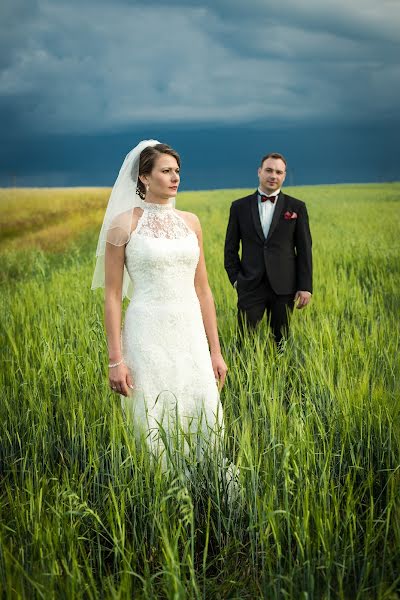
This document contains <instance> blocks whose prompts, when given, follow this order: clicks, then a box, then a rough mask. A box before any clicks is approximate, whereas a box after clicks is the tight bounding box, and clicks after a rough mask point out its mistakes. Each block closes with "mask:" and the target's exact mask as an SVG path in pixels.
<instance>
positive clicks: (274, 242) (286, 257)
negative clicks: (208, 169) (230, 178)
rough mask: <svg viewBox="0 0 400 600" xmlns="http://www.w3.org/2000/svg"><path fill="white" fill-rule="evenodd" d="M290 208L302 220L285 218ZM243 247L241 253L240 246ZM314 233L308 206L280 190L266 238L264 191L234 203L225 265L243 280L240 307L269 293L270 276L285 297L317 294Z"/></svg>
mask: <svg viewBox="0 0 400 600" xmlns="http://www.w3.org/2000/svg"><path fill="white" fill-rule="evenodd" d="M286 212H291V213H296V215H297V218H295V219H285V217H284V215H285V213H286ZM240 244H241V246H242V252H241V257H239V247H240ZM311 246H312V241H311V233H310V227H309V224H308V214H307V209H306V205H305V204H304V202H302V201H301V200H297V199H296V198H292V196H288V195H287V194H284V193H283V192H280V194H279V196H278V199H277V201H276V206H275V210H274V215H273V218H272V222H271V226H270V229H269V232H268V237H267V238H266V239H265V238H264V233H263V230H262V227H261V221H260V215H259V211H258V192H257V191H256V192H255V193H254V194H251V195H250V196H245V197H244V198H239V200H235V201H234V202H233V203H232V206H231V211H230V215H229V222H228V227H227V231H226V238H225V269H226V272H227V273H228V277H229V279H230V281H231V283H232V285H233V284H234V283H235V281H237V292H238V305H239V306H240V307H242V308H249V307H250V306H252V305H254V304H256V303H257V302H258V301H259V300H260V298H262V297H264V296H265V285H266V284H265V276H266V277H267V279H268V282H269V284H270V285H271V287H272V289H273V291H274V292H275V293H276V294H279V295H290V294H294V293H295V292H296V291H297V290H303V291H308V292H312V255H311Z"/></svg>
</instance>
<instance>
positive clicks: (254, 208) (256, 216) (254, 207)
mask: <svg viewBox="0 0 400 600" xmlns="http://www.w3.org/2000/svg"><path fill="white" fill-rule="evenodd" d="M250 206H251V216H252V217H253V223H254V227H255V229H256V231H257V233H258V235H259V237H260V239H261V241H262V242H264V241H265V237H264V232H263V229H262V227H261V221H260V213H259V210H258V192H255V193H254V194H253V195H252V196H251V198H250Z"/></svg>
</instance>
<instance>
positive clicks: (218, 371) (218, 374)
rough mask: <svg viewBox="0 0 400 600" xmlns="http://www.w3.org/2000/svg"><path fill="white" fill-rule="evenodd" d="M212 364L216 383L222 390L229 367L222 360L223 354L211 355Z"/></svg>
mask: <svg viewBox="0 0 400 600" xmlns="http://www.w3.org/2000/svg"><path fill="white" fill-rule="evenodd" d="M211 364H212V368H213V371H214V375H215V381H216V382H217V384H218V388H219V389H220V390H222V388H223V387H224V383H225V377H226V373H227V371H228V367H227V366H226V364H225V361H224V359H223V358H222V354H221V352H216V353H211Z"/></svg>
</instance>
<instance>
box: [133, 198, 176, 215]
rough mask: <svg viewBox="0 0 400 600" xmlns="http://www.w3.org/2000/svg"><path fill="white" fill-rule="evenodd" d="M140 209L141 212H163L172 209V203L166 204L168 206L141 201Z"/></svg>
mask: <svg viewBox="0 0 400 600" xmlns="http://www.w3.org/2000/svg"><path fill="white" fill-rule="evenodd" d="M140 206H141V208H143V210H149V211H150V212H160V211H164V210H171V209H172V208H173V204H172V202H171V201H170V202H168V204H157V203H156V202H146V201H145V200H142V201H141V203H140Z"/></svg>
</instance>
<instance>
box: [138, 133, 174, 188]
mask: <svg viewBox="0 0 400 600" xmlns="http://www.w3.org/2000/svg"><path fill="white" fill-rule="evenodd" d="M160 154H169V155H170V156H173V157H174V158H175V159H176V162H177V163H178V167H180V166H181V159H180V156H179V154H178V153H177V151H176V150H174V149H173V148H171V146H168V145H167V144H156V145H155V146H147V148H145V149H144V150H143V151H142V152H141V154H140V160H139V177H140V175H150V173H151V172H152V170H153V168H154V164H155V162H156V160H157V158H158V157H159V156H160ZM139 177H138V180H137V188H136V193H137V194H138V195H139V196H140V197H141V198H142V200H144V198H145V196H146V186H145V185H144V183H142V182H141V181H140V179H139Z"/></svg>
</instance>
